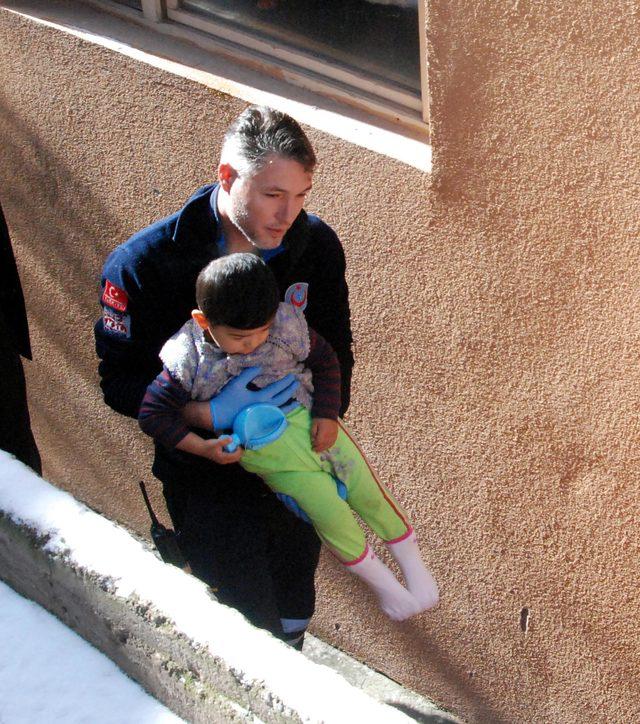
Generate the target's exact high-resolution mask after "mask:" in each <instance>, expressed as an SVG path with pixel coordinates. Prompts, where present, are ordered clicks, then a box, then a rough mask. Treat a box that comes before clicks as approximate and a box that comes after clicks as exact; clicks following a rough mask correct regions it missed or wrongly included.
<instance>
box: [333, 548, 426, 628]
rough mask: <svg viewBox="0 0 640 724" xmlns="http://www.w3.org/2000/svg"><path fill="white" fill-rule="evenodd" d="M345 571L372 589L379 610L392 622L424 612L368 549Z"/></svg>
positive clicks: (422, 607)
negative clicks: (353, 574) (378, 604)
mask: <svg viewBox="0 0 640 724" xmlns="http://www.w3.org/2000/svg"><path fill="white" fill-rule="evenodd" d="M347 569H348V570H349V571H351V573H355V575H356V576H358V577H359V578H361V579H362V580H363V581H364V582H365V583H367V584H368V585H369V587H370V588H372V589H373V591H374V593H375V594H376V596H377V597H378V602H379V603H380V608H381V609H382V610H383V611H384V612H385V613H386V614H387V616H389V618H391V619H393V620H394V621H404V620H405V619H407V618H409V617H411V616H415V614H417V613H420V611H423V610H424V608H425V607H424V606H423V605H422V604H421V603H420V602H419V601H417V600H416V598H415V597H414V596H413V595H412V594H411V593H410V592H409V591H407V589H406V588H405V587H404V586H403V585H402V584H401V583H399V582H398V580H397V579H396V577H395V576H394V575H393V573H392V572H391V571H390V570H389V569H388V568H387V567H386V566H385V565H384V563H383V562H382V561H381V560H380V559H379V558H378V557H377V556H376V554H375V553H374V552H373V551H372V550H371V549H370V548H369V547H367V550H366V552H365V554H364V556H363V557H362V560H360V561H358V562H357V563H354V564H351V565H347Z"/></svg>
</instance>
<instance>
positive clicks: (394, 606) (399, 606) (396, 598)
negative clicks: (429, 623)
mask: <svg viewBox="0 0 640 724" xmlns="http://www.w3.org/2000/svg"><path fill="white" fill-rule="evenodd" d="M398 586H400V590H399V591H397V592H394V593H393V595H389V592H385V593H384V594H383V595H381V594H380V593H378V592H377V591H376V594H377V595H378V602H379V604H380V608H381V609H382V610H383V611H384V612H385V613H386V614H387V616H388V617H389V618H390V619H391V620H392V621H405V620H406V619H408V618H411V616H415V615H416V614H418V613H420V612H421V611H424V606H422V605H420V603H418V601H417V600H416V599H415V598H414V597H413V596H412V595H411V594H410V593H409V591H407V589H406V588H405V587H404V586H402V585H401V584H400V583H398Z"/></svg>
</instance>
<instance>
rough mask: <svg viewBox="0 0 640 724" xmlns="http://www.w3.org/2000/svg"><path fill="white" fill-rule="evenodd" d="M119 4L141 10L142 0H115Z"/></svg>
mask: <svg viewBox="0 0 640 724" xmlns="http://www.w3.org/2000/svg"><path fill="white" fill-rule="evenodd" d="M115 1H116V2H117V3H118V4H119V5H126V6H127V7H130V8H135V9H136V10H142V0H115Z"/></svg>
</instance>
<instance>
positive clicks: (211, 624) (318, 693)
mask: <svg viewBox="0 0 640 724" xmlns="http://www.w3.org/2000/svg"><path fill="white" fill-rule="evenodd" d="M0 510H2V511H4V513H5V514H6V515H8V516H9V517H10V518H11V519H12V520H14V521H15V522H16V523H22V524H24V525H26V526H28V527H29V528H31V529H33V530H35V531H36V532H38V533H39V534H41V535H43V536H46V537H47V538H48V541H47V543H46V546H45V547H46V549H47V550H48V551H49V552H50V553H51V554H53V555H58V556H64V557H65V559H66V560H67V561H68V562H69V564H70V565H73V566H75V567H78V568H80V569H83V570H85V571H87V572H93V573H94V574H96V575H99V576H101V577H108V578H109V579H111V582H112V590H113V591H114V593H115V595H118V596H122V597H124V598H126V597H129V596H131V595H133V594H135V595H136V596H137V597H138V598H139V599H140V600H141V601H144V602H149V603H151V604H152V605H153V606H154V607H155V609H156V610H158V612H160V613H161V614H163V615H164V616H165V617H166V618H168V619H169V620H171V621H173V622H174V624H175V627H176V629H177V630H178V631H181V632H182V633H184V634H185V635H186V636H187V637H188V638H190V639H191V640H192V641H193V642H194V644H196V645H198V644H199V645H202V646H204V647H205V648H208V649H209V650H210V652H211V654H212V655H214V656H216V657H220V658H222V659H223V660H224V661H225V662H226V664H227V665H228V666H229V667H231V668H232V669H234V670H236V671H237V672H242V675H243V678H244V680H245V681H247V682H248V683H256V684H260V683H261V682H262V683H264V689H265V692H270V693H271V694H272V695H273V696H275V697H277V698H279V699H280V700H281V701H283V702H285V705H286V706H287V707H290V708H292V709H293V710H294V711H295V712H296V713H297V714H298V715H299V716H300V717H301V718H302V720H303V721H310V722H318V721H324V722H327V724H328V723H329V722H336V723H337V722H349V721H354V720H355V721H367V722H370V724H375V723H376V722H380V723H381V724H382V723H384V724H394V723H395V722H398V724H400V723H402V722H403V723H404V724H406V723H407V722H408V721H409V718H408V717H406V716H405V715H404V714H402V713H401V712H399V711H398V710H396V709H393V708H391V707H388V706H384V705H382V704H380V703H378V702H376V701H375V700H373V699H371V698H370V697H369V696H367V695H366V694H364V693H363V692H361V691H359V690H358V689H356V688H354V687H352V686H351V685H350V684H348V683H347V682H346V681H345V680H344V679H343V678H342V677H341V676H340V675H339V674H337V673H336V672H335V671H333V670H331V669H329V668H328V667H326V666H322V665H319V664H315V663H313V662H312V661H309V660H308V659H306V658H305V657H304V656H302V655H301V654H299V653H298V652H296V651H294V650H293V649H291V648H290V647H288V646H286V645H285V644H284V643H282V642H280V641H278V640H277V639H275V638H274V637H273V636H271V635H270V634H268V633H266V632H264V631H261V630H258V629H255V628H253V627H252V626H250V625H249V624H248V623H247V621H246V620H245V619H244V617H243V616H242V615H241V614H240V613H238V612H237V611H235V610H233V609H231V608H228V607H226V606H223V605H221V604H218V603H216V602H215V601H212V600H211V598H210V596H209V594H208V591H207V588H206V586H205V585H204V584H203V583H202V582H201V581H199V580H197V579H196V578H194V577H193V576H188V575H186V574H185V573H183V572H182V571H180V570H179V569H177V568H175V567H174V566H169V565H166V564H164V563H162V561H160V560H159V559H158V558H157V557H156V556H155V555H154V554H153V553H152V552H151V551H149V550H147V549H146V548H145V547H144V546H143V545H141V544H140V542H139V541H137V540H135V539H134V538H133V537H132V536H131V535H130V534H129V533H127V531H125V530H124V529H123V528H120V527H119V526H117V525H116V524H115V523H113V522H111V521H109V520H107V519H105V518H103V517H102V516H100V515H97V514H96V513H94V512H93V511H91V510H89V509H88V508H87V507H86V506H84V505H82V504H81V503H79V502H78V501H77V500H75V499H74V498H73V497H72V496H71V495H69V494H68V493H65V492H63V491H61V490H58V489H56V488H55V487H53V486H52V485H50V484H49V483H47V482H46V481H44V480H43V479H42V478H40V477H39V476H37V475H36V474H35V473H33V472H32V471H31V470H30V469H29V468H27V467H25V466H24V465H23V464H22V463H20V462H19V461H18V460H16V459H15V458H13V457H12V456H10V455H8V454H7V453H4V452H3V451H0ZM3 649H4V646H3ZM0 722H2V717H0ZM2 724H4V722H2Z"/></svg>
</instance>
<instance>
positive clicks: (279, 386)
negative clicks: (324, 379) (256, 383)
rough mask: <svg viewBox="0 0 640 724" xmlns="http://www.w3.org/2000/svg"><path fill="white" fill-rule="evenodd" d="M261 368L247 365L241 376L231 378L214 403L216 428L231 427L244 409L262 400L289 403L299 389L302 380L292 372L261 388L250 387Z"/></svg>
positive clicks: (271, 403)
mask: <svg viewBox="0 0 640 724" xmlns="http://www.w3.org/2000/svg"><path fill="white" fill-rule="evenodd" d="M261 372H262V368H260V367H247V369H246V370H243V371H242V372H241V373H240V374H239V375H238V376H237V377H234V378H233V379H232V380H229V382H227V384H226V385H225V386H224V387H223V388H222V389H221V390H220V392H219V393H218V394H217V396H216V397H214V398H213V399H212V400H211V401H210V403H209V407H210V408H211V422H212V423H213V429H214V430H218V431H221V430H231V428H232V427H233V421H234V419H235V417H236V415H237V414H238V413H239V412H240V410H242V409H244V408H245V407H248V406H249V405H255V404H256V403H258V402H267V403H269V404H270V405H275V406H276V407H280V405H284V403H285V402H288V401H289V400H290V399H291V397H292V396H293V393H294V392H295V391H296V390H297V389H298V384H299V382H298V380H297V379H296V378H295V377H294V376H293V375H291V374H289V375H285V376H284V377H283V378H282V379H281V380H276V381H275V382H272V383H271V384H270V385H267V386H266V387H263V388H262V389H261V390H250V389H248V388H247V385H248V384H249V383H250V382H251V381H252V380H253V379H255V378H256V377H257V376H258V375H259V374H261Z"/></svg>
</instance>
